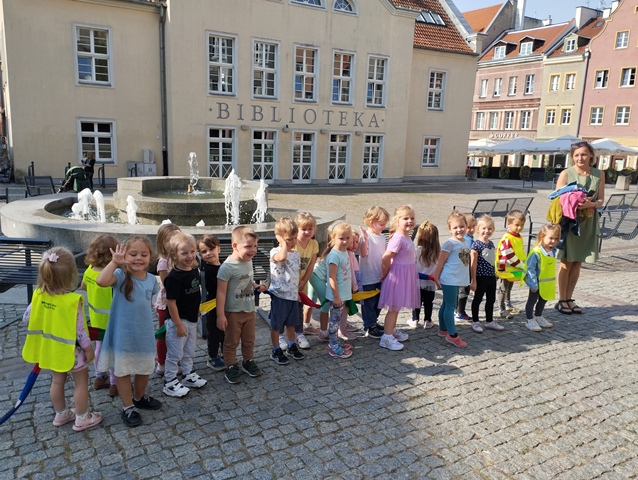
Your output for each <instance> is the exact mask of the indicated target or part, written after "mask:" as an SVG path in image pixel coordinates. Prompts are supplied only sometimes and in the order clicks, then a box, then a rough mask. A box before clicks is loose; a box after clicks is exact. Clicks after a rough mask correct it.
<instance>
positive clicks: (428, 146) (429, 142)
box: [421, 137, 441, 167]
mask: <svg viewBox="0 0 638 480" xmlns="http://www.w3.org/2000/svg"><path fill="white" fill-rule="evenodd" d="M440 144H441V139H440V138H438V137H425V138H424V139H423V155H422V156H421V167H436V166H437V165H438V164H439V148H440Z"/></svg>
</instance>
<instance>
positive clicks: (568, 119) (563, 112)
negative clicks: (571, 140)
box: [560, 108, 572, 125]
mask: <svg viewBox="0 0 638 480" xmlns="http://www.w3.org/2000/svg"><path fill="white" fill-rule="evenodd" d="M571 123H572V109H571V108H561V109H560V124H561V125H571Z"/></svg>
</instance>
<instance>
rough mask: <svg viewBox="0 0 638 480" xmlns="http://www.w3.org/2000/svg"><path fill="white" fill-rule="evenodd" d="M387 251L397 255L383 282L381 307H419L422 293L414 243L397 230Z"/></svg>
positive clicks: (398, 308) (397, 308)
mask: <svg viewBox="0 0 638 480" xmlns="http://www.w3.org/2000/svg"><path fill="white" fill-rule="evenodd" d="M386 252H394V253H396V255H395V256H394V258H393V259H392V263H391V264H390V271H389V272H388V275H387V276H386V277H385V278H384V279H383V282H382V283H381V294H380V297H379V308H387V309H388V310H392V311H398V310H401V309H402V308H407V309H413V308H419V304H420V302H421V295H420V292H419V272H418V271H417V268H416V256H415V248H414V243H412V241H411V240H410V239H409V238H408V237H406V236H405V235H401V234H400V233H398V232H397V233H395V234H394V235H392V238H391V239H390V241H389V242H388V247H387V248H386Z"/></svg>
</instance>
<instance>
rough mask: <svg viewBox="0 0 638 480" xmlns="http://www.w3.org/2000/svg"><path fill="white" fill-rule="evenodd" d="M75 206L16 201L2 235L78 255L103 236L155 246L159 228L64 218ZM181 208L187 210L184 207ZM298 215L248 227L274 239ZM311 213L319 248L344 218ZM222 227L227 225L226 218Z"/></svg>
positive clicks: (65, 200) (2, 215) (191, 229)
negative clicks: (142, 238)
mask: <svg viewBox="0 0 638 480" xmlns="http://www.w3.org/2000/svg"><path fill="white" fill-rule="evenodd" d="M104 200H105V207H106V211H107V215H109V214H110V213H113V212H114V211H115V210H118V208H117V207H116V206H115V202H114V200H113V197H112V196H110V195H105V196H104ZM75 202H77V194H73V193H65V194H57V195H43V196H39V197H30V198H26V199H24V200H16V201H13V202H11V203H9V204H7V205H4V206H3V207H2V208H0V222H1V225H2V232H3V233H4V234H5V235H7V236H9V237H31V238H48V239H50V240H51V241H52V242H53V244H54V245H60V246H65V247H67V248H69V249H70V250H71V251H73V252H75V253H79V252H84V251H86V249H87V247H88V246H89V244H90V243H91V241H92V240H93V239H94V238H95V237H96V236H97V235H100V234H102V233H108V234H111V235H114V236H115V237H116V238H117V239H118V240H119V241H120V242H123V241H124V240H125V239H126V238H127V237H128V236H130V235H139V234H141V235H147V236H148V237H150V238H151V241H152V242H153V243H155V235H156V233H157V229H158V225H128V224H125V223H98V222H92V221H86V220H75V219H72V218H66V217H64V216H62V214H63V212H65V211H68V210H70V209H71V206H72V205H73V204H74V203H75ZM163 202H164V203H165V204H170V203H171V202H170V201H168V200H163ZM222 206H223V204H222ZM182 208H184V207H183V206H182ZM298 212H299V210H296V209H293V208H269V209H268V217H269V218H270V219H272V221H268V222H265V223H258V224H251V225H249V226H250V227H251V228H253V229H254V230H255V232H257V235H259V236H262V237H270V238H272V237H274V227H275V221H276V220H277V219H278V218H281V217H286V216H287V217H292V218H295V216H296V215H297V213H298ZM311 213H312V214H313V215H314V216H315V218H316V219H317V229H316V234H315V238H316V239H317V241H318V242H319V243H320V244H323V243H325V242H326V241H327V237H328V233H327V229H328V226H329V225H330V224H331V223H332V222H334V221H336V220H340V219H343V218H344V215H343V214H340V213H336V212H323V211H314V210H313V211H312V212H311ZM251 214H252V212H251ZM161 216H163V219H164V218H169V219H170V220H171V221H173V223H178V222H175V221H174V220H173V218H172V217H171V216H169V215H161ZM222 223H225V217H224V222H222ZM178 225H179V223H178ZM189 225H193V226H189ZM189 225H185V226H182V225H180V228H181V229H182V231H184V232H185V233H189V234H191V235H194V236H195V237H197V236H199V235H203V234H205V233H212V234H214V235H216V236H217V237H218V238H219V239H220V240H225V241H228V240H229V239H230V236H231V232H232V230H233V228H234V226H228V227H226V226H224V225H223V224H222V225H208V224H207V225H206V226H204V227H196V226H194V224H193V223H191V224H189Z"/></svg>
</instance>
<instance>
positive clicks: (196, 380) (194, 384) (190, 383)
mask: <svg viewBox="0 0 638 480" xmlns="http://www.w3.org/2000/svg"><path fill="white" fill-rule="evenodd" d="M207 383H208V382H207V381H206V380H204V379H203V378H202V377H200V376H199V375H197V374H196V373H195V372H192V373H189V374H188V375H186V376H185V377H184V378H183V379H182V384H183V385H184V386H185V387H188V388H202V387H203V386H204V385H206V384H207Z"/></svg>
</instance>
